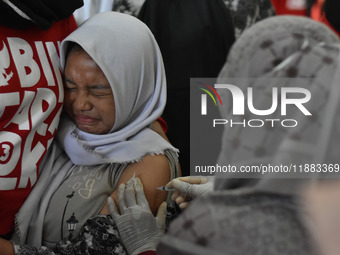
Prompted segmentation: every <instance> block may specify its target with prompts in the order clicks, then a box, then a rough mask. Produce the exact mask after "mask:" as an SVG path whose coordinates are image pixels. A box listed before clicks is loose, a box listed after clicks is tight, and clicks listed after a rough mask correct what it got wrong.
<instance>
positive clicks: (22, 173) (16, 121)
mask: <svg viewBox="0 0 340 255" xmlns="http://www.w3.org/2000/svg"><path fill="white" fill-rule="evenodd" d="M75 28H76V23H75V20H74V18H73V16H72V17H70V18H68V19H65V20H61V21H58V22H55V23H54V24H53V26H52V27H51V28H50V29H49V30H47V31H45V30H41V29H39V28H37V27H31V28H29V29H26V30H16V29H12V28H8V27H2V26H0V130H1V131H0V205H1V206H0V235H5V234H7V233H9V232H10V231H12V230H13V227H14V216H15V214H16V213H17V211H18V210H19V208H20V206H21V205H22V203H23V202H24V201H25V199H26V197H27V196H28V194H29V193H30V191H31V189H32V188H33V186H34V184H35V183H36V181H37V178H38V175H39V164H40V162H41V160H42V158H43V157H44V155H45V154H46V151H47V149H48V147H49V145H50V144H51V142H52V139H53V137H54V135H55V134H56V128H57V125H58V123H59V117H60V113H61V109H62V104H63V99H64V93H63V83H62V74H61V71H60V68H59V44H60V42H61V41H62V40H63V39H64V38H65V37H66V36H67V35H68V34H69V33H70V32H72V31H73V30H74V29H75Z"/></svg>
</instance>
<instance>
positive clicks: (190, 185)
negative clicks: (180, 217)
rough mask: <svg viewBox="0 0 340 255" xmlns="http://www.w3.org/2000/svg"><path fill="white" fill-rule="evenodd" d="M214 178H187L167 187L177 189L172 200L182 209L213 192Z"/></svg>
mask: <svg viewBox="0 0 340 255" xmlns="http://www.w3.org/2000/svg"><path fill="white" fill-rule="evenodd" d="M214 180H215V178H214V176H186V177H179V178H176V179H173V180H172V181H170V182H169V183H168V184H167V185H166V187H167V188H169V189H175V191H174V193H173V194H172V196H171V199H172V200H174V201H176V203H177V204H178V205H179V207H180V208H181V209H184V208H186V207H187V206H188V204H189V202H190V201H191V200H193V199H195V198H197V197H200V196H205V195H207V194H208V193H210V192H212V191H213V188H214Z"/></svg>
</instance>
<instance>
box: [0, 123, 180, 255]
mask: <svg viewBox="0 0 340 255" xmlns="http://www.w3.org/2000/svg"><path fill="white" fill-rule="evenodd" d="M151 129H152V130H153V131H155V132H156V133H158V134H159V135H160V136H162V137H163V138H164V139H165V140H166V141H168V142H169V140H168V138H167V136H166V134H165V133H164V130H163V129H162V127H161V125H160V123H159V122H158V121H154V122H153V123H152V126H151ZM178 167H179V174H180V175H181V170H180V166H178ZM134 173H135V174H136V177H139V178H140V179H141V181H142V183H143V186H144V192H145V196H146V198H147V200H148V202H149V206H150V209H151V211H152V213H153V214H154V215H156V213H157V210H158V207H159V205H160V204H161V203H162V202H163V201H165V199H166V195H167V192H164V191H160V190H157V187H160V186H164V185H166V184H167V183H168V182H169V181H170V166H169V162H168V159H167V157H166V156H164V155H155V156H151V155H147V156H145V158H143V160H142V161H141V162H138V163H133V164H130V165H128V166H127V168H126V169H125V170H124V172H123V174H122V176H121V177H120V180H119V182H118V184H117V188H116V189H115V190H114V191H113V193H112V194H111V197H112V198H113V200H114V201H115V202H116V203H118V187H119V185H120V184H121V183H126V182H127V181H128V180H129V179H130V178H131V177H132V176H133V175H134ZM100 214H110V212H109V209H108V206H107V204H105V205H104V207H103V209H102V211H101V212H100ZM0 255H1V254H0Z"/></svg>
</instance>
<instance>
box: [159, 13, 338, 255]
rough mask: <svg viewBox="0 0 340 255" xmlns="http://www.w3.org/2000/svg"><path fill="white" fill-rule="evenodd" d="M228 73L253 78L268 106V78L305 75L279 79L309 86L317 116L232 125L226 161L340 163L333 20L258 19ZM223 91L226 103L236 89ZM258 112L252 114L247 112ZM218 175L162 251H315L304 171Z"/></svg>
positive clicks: (226, 112)
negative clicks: (284, 123) (328, 23)
mask: <svg viewBox="0 0 340 255" xmlns="http://www.w3.org/2000/svg"><path fill="white" fill-rule="evenodd" d="M229 77H237V78H250V80H251V81H252V86H253V87H254V93H255V89H258V90H259V91H260V93H257V94H256V96H255V98H254V105H256V106H257V108H258V109H267V108H268V103H269V105H270V103H271V93H268V91H267V90H268V88H269V89H271V88H272V85H273V84H270V83H263V81H266V79H267V78H275V77H279V78H281V77H282V78H287V77H290V78H303V79H301V81H302V82H301V83H299V84H296V80H295V79H294V80H291V79H287V80H286V83H284V85H279V86H282V87H283V86H284V87H294V86H295V87H303V88H306V89H309V90H310V92H311V95H312V97H311V100H310V102H309V103H308V104H306V107H307V109H308V110H310V112H311V113H312V116H307V117H304V115H303V116H301V114H300V115H299V114H296V113H295V112H298V111H291V112H290V113H287V116H286V117H285V118H296V119H297V120H298V121H299V125H298V126H297V127H296V128H290V129H284V128H281V127H279V128H256V129H252V128H248V127H241V126H240V125H239V126H234V127H233V128H230V127H229V126H228V127H226V128H225V130H224V135H223V138H222V141H223V148H222V150H221V153H220V156H219V160H218V164H219V165H220V166H221V165H228V164H234V165H236V164H239V165H260V164H268V163H271V164H290V163H292V164H299V163H300V162H308V163H337V164H339V162H340V160H339V155H338V154H339V146H340V111H339V110H338V109H339V101H340V99H339V98H340V85H339V83H340V46H339V44H338V39H337V37H336V35H335V34H333V32H332V31H330V30H329V29H328V28H327V27H325V26H324V25H322V24H320V23H316V22H314V21H312V20H310V19H307V18H299V17H284V16H281V17H273V18H268V19H266V20H264V21H262V22H259V23H257V24H255V25H254V26H253V27H251V28H250V29H249V30H248V31H246V32H245V33H244V34H243V35H242V36H241V37H240V38H239V40H238V41H236V43H235V44H234V46H233V47H232V48H231V51H230V55H229V58H228V61H227V63H226V65H225V66H224V68H223V70H222V71H221V73H220V75H219V79H218V82H219V83H224V82H225V81H227V80H228V79H227V78H229ZM255 78H257V79H255ZM277 86H278V85H277ZM241 89H246V86H245V87H241ZM269 92H270V91H269ZM218 93H219V94H220V96H221V98H222V102H228V99H230V98H228V95H230V93H228V94H227V93H224V94H223V91H222V90H218ZM229 101H230V104H232V101H231V100H229ZM261 106H262V108H261ZM265 107H267V108H265ZM230 109H231V107H230V105H228V106H224V108H223V110H222V116H223V117H225V118H226V119H230V118H231V117H232V113H231V111H230ZM252 117H253V116H251V115H250V114H249V113H247V115H246V117H245V118H247V119H248V118H252ZM275 117H277V116H273V118H275ZM256 118H257V119H260V120H264V119H265V118H267V117H266V116H257V117H256ZM218 177H222V176H218ZM218 177H216V183H215V191H214V192H212V193H211V194H209V195H208V196H206V197H203V198H199V199H197V200H195V201H193V202H192V203H191V204H190V206H189V207H188V208H187V209H186V210H185V211H184V212H183V213H182V215H180V216H179V217H178V218H177V219H176V220H175V221H174V222H173V223H172V224H171V225H170V230H169V233H168V235H166V236H165V238H164V239H163V240H162V242H161V244H160V245H159V247H158V253H159V254H196V255H197V254H224V255H225V254H227V255H244V254H257V255H263V254H275V255H286V254H299V255H311V254H315V252H316V248H315V247H314V243H315V242H313V240H312V239H311V237H310V234H309V232H308V229H307V227H306V224H305V221H308V215H307V214H306V213H305V212H304V211H302V207H301V204H300V202H299V200H298V199H297V198H298V197H297V192H298V189H299V187H300V186H301V180H302V179H301V178H296V179H284V178H277V179H275V178H272V177H273V176H269V177H271V178H265V177H267V176H263V175H262V176H260V178H252V179H245V178H240V179H238V178H231V179H226V178H218ZM235 177H237V176H235ZM274 177H275V176H274ZM313 180H315V179H313ZM309 183H310V182H309ZM301 215H303V216H302V217H303V219H301Z"/></svg>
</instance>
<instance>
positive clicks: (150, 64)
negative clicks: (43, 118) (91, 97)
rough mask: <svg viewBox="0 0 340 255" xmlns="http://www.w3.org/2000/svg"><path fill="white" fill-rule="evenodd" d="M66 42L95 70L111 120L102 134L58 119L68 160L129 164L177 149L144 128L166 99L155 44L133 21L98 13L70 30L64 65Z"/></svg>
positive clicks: (60, 135) (84, 162)
mask: <svg viewBox="0 0 340 255" xmlns="http://www.w3.org/2000/svg"><path fill="white" fill-rule="evenodd" d="M69 42H75V43H77V44H79V45H80V46H81V47H82V48H83V49H84V50H85V51H86V52H87V53H88V54H89V55H90V56H91V58H92V59H93V60H94V61H95V62H96V63H97V65H98V66H99V67H100V68H101V70H102V71H103V73H104V74H105V76H106V78H107V79H108V81H109V83H110V85H111V88H112V91H113V95H114V98H115V111H116V112H115V116H116V119H115V123H114V126H113V127H112V129H111V131H110V132H109V133H108V134H104V135H96V134H90V133H86V132H83V131H81V130H79V129H78V128H77V127H76V126H75V124H74V123H73V122H71V121H70V120H69V119H68V118H64V119H63V120H62V121H61V124H60V127H59V133H58V141H59V142H60V144H61V145H62V147H63V148H64V150H65V151H66V153H67V155H68V156H69V157H70V158H71V160H72V162H73V163H74V164H78V165H96V164H102V163H111V162H117V163H130V162H135V161H139V160H141V158H143V157H144V156H145V155H146V154H159V153H163V152H164V150H166V149H172V150H174V151H177V150H176V149H175V148H174V147H172V146H171V145H170V144H169V143H168V142H166V141H165V140H164V139H163V138H162V137H161V136H159V135H158V134H157V133H156V132H154V131H152V130H151V129H150V128H149V127H150V125H151V123H152V122H153V121H155V120H157V118H158V117H160V116H161V114H162V112H163V109H164V107H165V103H166V78H165V71H164V67H163V60H162V56H161V53H160V50H159V48H158V45H157V43H156V41H155V39H154V37H153V35H152V33H151V31H150V30H149V29H148V27H147V26H146V25H145V24H144V23H142V22H141V21H139V20H138V19H136V18H134V17H132V16H129V15H125V14H121V13H115V12H105V13H100V14H97V15H95V16H94V17H92V18H91V19H89V20H88V21H86V22H85V23H84V24H83V25H81V26H80V27H79V28H78V29H77V30H76V31H74V32H73V33H72V34H70V35H69V36H68V37H67V38H66V39H65V40H64V41H63V42H62V45H61V65H62V68H64V66H65V61H66V54H67V46H68V44H69Z"/></svg>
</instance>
